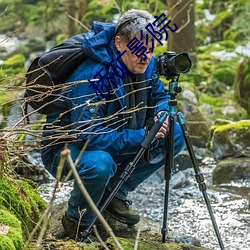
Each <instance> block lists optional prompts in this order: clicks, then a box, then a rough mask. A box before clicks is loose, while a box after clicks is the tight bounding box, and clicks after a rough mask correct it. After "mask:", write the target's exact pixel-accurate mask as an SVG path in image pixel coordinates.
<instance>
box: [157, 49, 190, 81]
mask: <svg viewBox="0 0 250 250" xmlns="http://www.w3.org/2000/svg"><path fill="white" fill-rule="evenodd" d="M191 66H192V61H191V59H190V57H189V56H188V54H187V53H180V54H176V52H174V51H168V52H165V53H164V54H162V55H160V56H159V57H158V58H157V59H156V69H157V72H158V74H159V75H162V76H165V77H166V79H167V80H170V79H172V78H174V77H177V76H179V75H180V74H181V73H183V74H185V73H188V71H189V70H190V69H191Z"/></svg>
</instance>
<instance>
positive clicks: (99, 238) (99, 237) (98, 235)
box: [93, 225, 109, 250]
mask: <svg viewBox="0 0 250 250" xmlns="http://www.w3.org/2000/svg"><path fill="white" fill-rule="evenodd" d="M93 230H94V232H95V235H96V237H97V239H98V240H99V241H100V243H101V245H102V246H103V247H104V248H105V249H106V250H109V248H108V246H107V245H106V244H105V242H104V241H103V240H102V238H101V236H100V234H99V233H98V231H97V228H96V225H94V226H93Z"/></svg>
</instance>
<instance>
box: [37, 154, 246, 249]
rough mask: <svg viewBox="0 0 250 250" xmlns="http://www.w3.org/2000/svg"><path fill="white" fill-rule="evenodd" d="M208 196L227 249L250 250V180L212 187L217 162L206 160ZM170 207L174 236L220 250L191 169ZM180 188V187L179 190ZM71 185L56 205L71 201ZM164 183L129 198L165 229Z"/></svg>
mask: <svg viewBox="0 0 250 250" xmlns="http://www.w3.org/2000/svg"><path fill="white" fill-rule="evenodd" d="M202 165H203V166H202V167H201V171H202V172H203V174H204V178H205V182H206V185H207V187H208V189H207V193H208V196H209V201H210V203H211V206H212V209H213V213H214V216H215V219H216V222H217V224H218V227H219V231H220V234H221V237H222V241H223V243H224V245H225V249H226V250H248V249H249V250H250V207H249V206H250V203H249V202H250V201H249V193H250V180H246V181H237V182H232V183H230V184H227V185H226V184H223V185H219V186H212V178H211V173H212V170H213V168H214V167H215V163H214V162H213V160H212V159H211V158H206V159H205V160H204V161H203V163H202ZM170 185H171V191H170V194H169V205H168V211H169V215H168V228H169V230H170V233H171V234H174V235H177V236H178V235H181V236H191V237H195V238H197V239H199V240H200V241H201V244H202V246H204V247H209V248H211V249H214V250H219V249H220V247H219V244H218V241H217V238H216V235H215V233H214V230H213V226H212V222H211V219H210V216H209V213H208V211H207V208H206V205H205V202H204V199H203V195H202V193H201V192H200V191H199V189H198V187H197V183H196V181H195V178H194V171H193V169H192V168H190V169H186V170H184V171H180V172H178V173H177V174H174V175H173V177H172V179H171V182H170ZM176 187H178V188H176ZM71 188H72V182H70V183H67V184H65V185H64V186H63V187H60V188H59V192H58V193H57V197H56V201H55V202H56V203H59V202H61V201H63V200H64V201H65V200H67V199H68V198H69V195H70V190H71ZM52 189H53V183H49V184H43V185H41V186H40V192H41V195H42V196H43V197H44V198H45V200H47V201H48V200H49V199H50V196H51V190H52ZM164 190H165V181H164V180H162V178H161V177H160V175H159V173H157V174H155V175H154V176H153V177H152V178H149V179H148V180H147V181H146V182H145V183H143V184H142V185H140V186H139V187H138V189H137V192H133V193H131V195H130V198H131V199H132V200H133V208H134V209H137V210H138V211H139V213H140V215H141V216H143V217H146V218H148V219H149V220H151V221H152V222H153V223H154V224H156V225H158V226H159V230H160V228H161V227H162V217H163V211H164V205H163V204H164V192H165V191H164Z"/></svg>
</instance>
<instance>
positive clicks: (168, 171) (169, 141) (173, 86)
mask: <svg viewBox="0 0 250 250" xmlns="http://www.w3.org/2000/svg"><path fill="white" fill-rule="evenodd" d="M178 80H179V77H177V79H176V80H174V79H172V80H171V81H170V83H169V94H170V100H169V102H168V103H169V114H168V119H169V132H168V135H167V137H166V145H167V149H168V151H167V153H166V161H165V201H164V215H163V226H162V242H163V243H165V242H166V234H167V232H168V229H167V216H168V198H169V182H170V179H171V175H172V169H173V166H174V123H175V120H176V117H177V119H178V122H179V124H180V126H181V130H182V134H183V137H184V140H185V143H186V146H187V150H188V153H189V157H190V159H191V162H192V164H193V167H194V171H195V179H196V182H197V183H198V186H199V189H200V191H201V192H202V194H203V198H204V200H205V203H206V206H207V209H208V212H209V215H210V219H211V221H212V224H213V228H214V231H215V234H216V237H217V239H218V242H219V245H220V248H221V250H224V249H225V247H224V245H223V242H222V239H221V236H220V232H219V229H218V226H217V223H216V220H215V217H214V214H213V211H212V207H211V204H210V201H209V199H208V195H207V192H206V189H207V188H206V184H205V182H204V177H203V174H202V173H201V171H200V169H199V165H198V162H197V159H196V157H195V154H194V151H193V148H192V145H191V142H190V139H189V133H188V131H187V128H186V124H185V120H184V116H183V114H182V113H181V112H178V113H177V108H176V107H177V100H176V99H175V97H176V95H177V93H180V92H181V91H182V89H181V87H179V86H178Z"/></svg>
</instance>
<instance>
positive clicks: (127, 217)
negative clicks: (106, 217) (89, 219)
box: [105, 197, 140, 225]
mask: <svg viewBox="0 0 250 250" xmlns="http://www.w3.org/2000/svg"><path fill="white" fill-rule="evenodd" d="M131 205H132V201H129V200H121V199H118V198H116V197H114V198H113V200H112V201H111V202H110V204H109V205H108V207H107V208H106V210H105V211H106V212H107V213H108V214H110V215H111V216H112V217H114V218H115V219H116V220H118V221H120V222H122V223H125V224H128V225H134V224H137V223H138V222H139V221H140V216H139V214H138V213H137V212H136V211H134V210H132V209H131V208H130V206H131Z"/></svg>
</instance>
